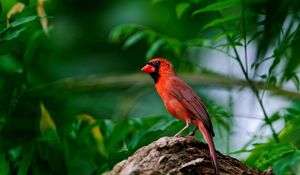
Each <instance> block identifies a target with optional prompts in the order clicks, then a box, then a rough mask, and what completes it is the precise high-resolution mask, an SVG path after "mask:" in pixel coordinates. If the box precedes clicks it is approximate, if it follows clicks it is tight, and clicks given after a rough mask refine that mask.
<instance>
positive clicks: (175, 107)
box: [156, 86, 189, 121]
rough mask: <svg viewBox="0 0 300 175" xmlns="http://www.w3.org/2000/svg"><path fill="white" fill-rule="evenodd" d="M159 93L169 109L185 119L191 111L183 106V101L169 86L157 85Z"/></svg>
mask: <svg viewBox="0 0 300 175" xmlns="http://www.w3.org/2000/svg"><path fill="white" fill-rule="evenodd" d="M156 90H157V93H158V94H159V96H160V97H161V99H162V101H163V103H164V105H165V107H166V109H167V111H168V112H169V113H170V114H171V115H172V116H174V117H176V118H178V119H179V120H182V121H185V120H186V118H188V116H189V112H188V111H187V110H186V109H185V108H184V107H183V105H182V104H181V102H180V101H179V100H178V99H177V98H175V97H174V96H173V95H172V94H170V92H169V90H168V87H161V86H158V87H157V86H156Z"/></svg>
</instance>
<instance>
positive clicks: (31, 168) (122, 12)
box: [0, 0, 300, 175]
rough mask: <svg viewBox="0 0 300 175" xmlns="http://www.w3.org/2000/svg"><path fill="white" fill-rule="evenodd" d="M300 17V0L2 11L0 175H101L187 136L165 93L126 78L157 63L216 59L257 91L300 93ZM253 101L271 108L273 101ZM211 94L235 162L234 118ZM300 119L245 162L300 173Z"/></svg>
mask: <svg viewBox="0 0 300 175" xmlns="http://www.w3.org/2000/svg"><path fill="white" fill-rule="evenodd" d="M18 3H19V6H16V4H18ZM20 3H22V4H23V5H24V9H20V7H21V6H23V5H22V4H21V6H20ZM17 7H18V9H17V10H12V9H14V8H17ZM299 11H300V2H299V1H298V0H291V1H287V0H284V1H281V0H276V1H271V0H257V1H250V0H249V1H248V0H225V1H201V0H181V1H172V0H152V1H140V0H134V1H129V0H118V1H95V0H88V1H79V0H72V1H70V0H59V1H58V0H51V1H50V0H49V1H41V0H40V1H39V0H36V1H34V0H23V1H21V0H20V1H14V0H3V1H1V3H0V13H1V16H0V17H1V19H0V22H1V23H0V92H1V96H0V174H1V175H6V174H18V175H22V174H34V175H35V174H80V175H82V174H99V173H102V172H104V171H107V170H109V169H111V168H112V167H113V166H114V165H115V163H117V162H119V161H121V160H123V159H125V158H127V157H128V156H130V155H131V154H132V153H133V152H134V151H135V150H137V149H138V148H140V147H142V146H144V145H146V144H148V143H150V142H152V141H153V140H156V139H158V138H160V137H162V136H166V135H173V134H175V133H176V132H177V131H178V130H179V129H180V128H181V127H183V125H184V124H183V123H182V122H180V121H177V120H176V119H174V118H172V117H170V116H168V115H167V114H166V111H165V110H164V108H163V105H162V103H161V102H160V100H159V99H158V97H157V95H156V94H155V92H154V89H153V87H151V88H150V87H149V86H148V84H143V83H144V82H146V81H144V80H141V79H139V78H136V77H135V76H133V78H132V79H131V80H133V81H130V83H128V81H129V80H128V77H126V75H129V74H131V73H136V72H138V71H139V69H140V67H141V66H142V65H143V64H144V63H145V62H146V60H147V59H150V58H152V57H156V56H162V57H167V58H169V59H170V60H171V61H172V62H173V63H174V66H175V67H176V69H177V71H178V72H192V73H199V67H197V66H196V64H195V62H200V63H201V61H203V60H202V59H201V56H199V58H198V57H197V58H190V57H189V54H187V53H188V51H189V49H193V48H209V49H212V50H215V51H220V52H222V53H225V54H226V55H228V57H230V58H233V59H234V60H235V61H237V62H239V63H240V66H241V67H240V68H241V69H243V70H244V79H245V80H247V81H248V82H249V83H250V84H251V82H252V81H253V80H261V81H263V83H265V85H266V86H271V87H272V86H277V87H286V85H287V84H289V83H291V82H292V83H293V85H294V87H296V89H299V78H298V75H299V74H298V70H299V69H298V68H299V64H300V61H299V60H300V58H299V54H298V53H297V51H298V50H299V49H300V48H299V47H300V44H299V41H300V39H299V30H300V27H299V22H300V21H299V19H300V17H299ZM42 12H45V13H46V16H43V13H42ZM8 14H10V15H8ZM44 15H45V14H44ZM8 17H9V19H8ZM45 26H46V28H45ZM250 44H255V48H256V49H255V51H256V53H255V58H251V59H252V60H250V58H248V55H247V49H248V47H249V45H250ZM237 48H241V49H242V50H244V54H240V53H238V52H237ZM270 53H271V54H270ZM145 58H146V59H145ZM244 60H245V61H244ZM268 61H271V64H270V65H269V66H268V67H267V68H263V74H260V75H257V74H256V73H257V72H258V71H259V70H260V69H261V67H262V65H263V63H265V62H268ZM248 64H249V65H248ZM202 73H203V74H214V75H216V76H224V75H219V74H216V73H214V72H213V71H210V70H209V68H207V70H204V71H203V70H202ZM225 76H227V75H225ZM146 78H148V77H146V75H145V79H146ZM127 80H128V81H127ZM99 82H101V83H99ZM141 82H142V83H141ZM197 87H198V86H197ZM197 87H195V88H196V89H198V88H197ZM251 87H252V86H251ZM252 90H253V91H254V94H255V93H256V95H257V98H258V100H261V101H262V99H263V94H264V92H258V89H256V87H255V86H253V87H252ZM200 93H201V94H202V97H203V99H204V101H205V102H206V104H207V107H208V110H209V111H210V113H211V118H212V120H213V123H214V126H215V127H214V128H215V130H216V133H217V138H218V137H220V138H218V140H216V142H217V143H222V144H220V145H221V146H220V147H221V149H223V150H225V149H226V145H227V146H228V145H229V144H227V143H226V144H224V143H225V142H230V136H231V134H232V130H231V128H232V127H231V125H233V117H234V116H233V114H231V112H228V111H230V109H226V108H224V107H222V106H220V105H219V104H217V102H215V101H212V100H211V99H209V97H207V96H206V94H205V93H204V92H200ZM150 104H151V105H150ZM229 106H230V105H229ZM264 107H265V106H264V105H263V104H262V108H264ZM299 116H300V111H299V104H298V103H297V102H296V101H295V102H293V105H292V106H290V107H289V108H288V109H282V110H280V111H278V112H277V113H274V114H272V115H270V116H267V115H266V116H265V119H264V125H263V126H262V129H266V128H268V129H269V128H271V127H272V126H273V125H272V124H273V123H275V122H278V121H281V122H283V123H284V127H283V128H282V130H281V131H280V132H279V133H278V132H276V133H273V138H271V137H270V138H269V141H267V142H266V143H257V142H258V140H257V139H256V138H253V139H252V140H251V141H250V143H249V144H248V145H247V146H245V148H244V149H242V150H240V151H237V152H250V153H249V157H248V158H247V159H246V161H245V162H246V163H247V164H248V165H250V166H252V167H254V168H259V169H266V168H268V167H269V166H272V168H273V170H274V171H275V172H276V174H279V175H280V174H296V173H297V172H300V170H299V167H300V166H299V164H300V163H299V161H300V154H299V147H300V145H299V143H300V142H299V139H298V137H297V136H298V135H299V131H300V128H299V123H300V120H299ZM191 129H192V128H190V130H191ZM187 133H188V131H187V132H186V133H185V134H187ZM274 134H275V136H278V138H279V142H277V141H276V139H274ZM197 137H198V138H201V136H200V135H199V133H198V134H197ZM249 145H250V147H251V146H252V147H251V149H249ZM228 150H229V149H228Z"/></svg>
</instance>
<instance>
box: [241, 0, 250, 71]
mask: <svg viewBox="0 0 300 175" xmlns="http://www.w3.org/2000/svg"><path fill="white" fill-rule="evenodd" d="M242 31H243V40H244V54H245V56H244V57H245V66H246V73H247V74H248V73H249V71H248V51H247V48H248V47H247V46H248V45H247V36H246V17H245V0H243V7H242Z"/></svg>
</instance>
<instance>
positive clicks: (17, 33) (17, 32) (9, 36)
mask: <svg viewBox="0 0 300 175" xmlns="http://www.w3.org/2000/svg"><path fill="white" fill-rule="evenodd" d="M25 30H26V27H22V28H20V29H18V30H15V31H13V32H12V33H8V34H7V35H6V36H5V37H4V38H3V39H2V40H4V41H9V40H12V39H15V38H17V37H19V36H20V34H21V33H22V32H23V31H25Z"/></svg>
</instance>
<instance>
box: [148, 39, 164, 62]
mask: <svg viewBox="0 0 300 175" xmlns="http://www.w3.org/2000/svg"><path fill="white" fill-rule="evenodd" d="M165 42H166V41H165V40H164V39H159V40H157V41H155V42H154V43H153V44H152V45H151V47H150V49H149V50H148V51H147V53H146V58H147V59H148V60H149V59H151V58H153V56H154V55H155V54H156V53H157V52H158V50H159V49H160V47H161V46H163V44H165Z"/></svg>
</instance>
